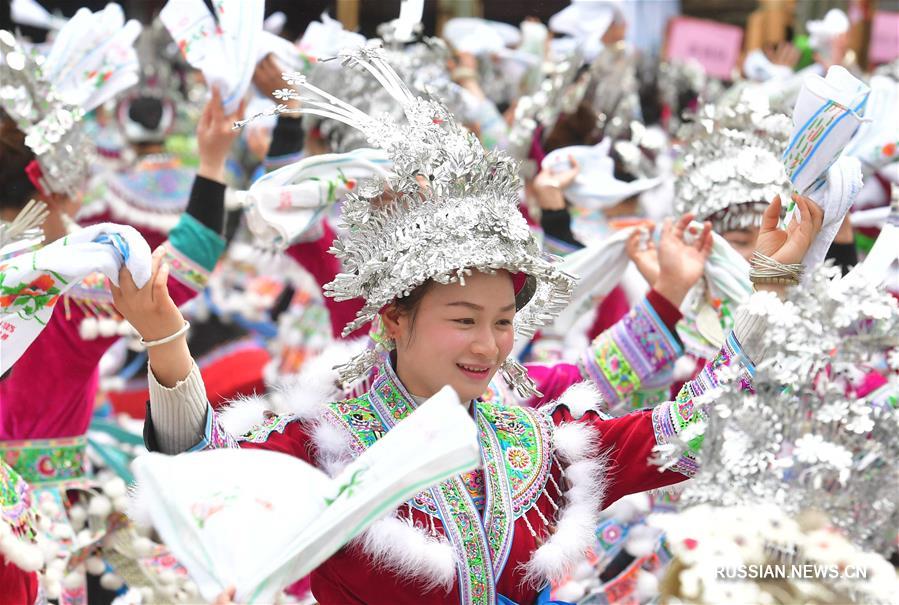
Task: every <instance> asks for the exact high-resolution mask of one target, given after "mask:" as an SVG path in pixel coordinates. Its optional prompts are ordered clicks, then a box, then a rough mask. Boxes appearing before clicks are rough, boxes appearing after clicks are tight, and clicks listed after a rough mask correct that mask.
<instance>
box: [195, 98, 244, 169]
mask: <svg viewBox="0 0 899 605" xmlns="http://www.w3.org/2000/svg"><path fill="white" fill-rule="evenodd" d="M246 106H247V101H246V99H244V100H243V101H241V103H240V107H239V108H238V109H237V111H235V112H234V113H232V114H231V115H226V114H225V108H224V107H223V106H222V96H221V93H219V91H218V89H217V88H215V87H213V88H212V95H211V96H210V98H209V101H208V102H207V103H206V107H205V108H203V114H202V115H201V116H200V121H199V122H197V149H198V151H199V154H200V167H199V170H197V174H198V175H200V176H202V177H205V178H207V179H210V180H213V181H218V182H220V183H223V182H225V160H226V159H227V158H228V153H230V151H231V145H232V143H234V141H235V140H236V139H237V137H238V136H240V131H239V130H235V129H234V122H236V121H238V120H242V119H243V113H244V109H246Z"/></svg>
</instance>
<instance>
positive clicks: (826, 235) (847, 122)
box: [783, 65, 870, 269]
mask: <svg viewBox="0 0 899 605" xmlns="http://www.w3.org/2000/svg"><path fill="white" fill-rule="evenodd" d="M869 94H870V88H868V86H867V85H865V84H864V83H863V82H862V81H861V80H858V79H857V78H855V77H854V76H853V75H852V74H850V73H849V72H848V71H846V69H845V68H843V67H840V66H838V65H837V66H834V67H831V68H830V69H829V70H828V71H827V75H826V77H824V78H822V77H821V76H818V75H810V76H809V77H807V78H806V79H805V81H804V82H803V86H802V90H800V91H799V97H798V98H797V99H796V106H795V107H794V108H793V126H794V129H793V133H792V135H791V136H790V142H789V144H788V146H787V149H786V151H784V155H783V160H784V167H785V169H786V172H787V176H788V177H789V179H790V182H791V183H792V184H793V190H794V191H796V192H798V193H800V194H801V195H804V196H808V197H809V198H811V199H812V200H813V201H814V202H815V203H816V204H818V205H819V206H821V208H822V209H823V210H824V224H823V226H822V228H821V232H820V233H819V234H818V237H817V238H815V241H814V242H813V243H812V245H811V247H810V248H809V251H808V252H807V253H806V255H805V259H804V260H803V264H804V265H805V266H806V267H807V268H809V269H810V268H813V267H815V266H817V265H818V264H820V263H821V262H822V261H823V260H824V257H825V255H826V254H827V250H828V249H829V248H830V245H831V243H832V242H833V239H834V237H835V236H836V234H837V231H838V230H839V228H840V225H841V224H842V222H843V219H844V218H845V216H846V214H847V213H848V212H849V208H850V207H851V206H852V204H853V202H854V201H855V198H856V196H857V195H858V192H859V191H860V190H861V187H862V174H861V166H860V164H859V161H858V160H857V159H855V158H852V157H849V156H847V155H843V151H844V149H845V148H846V146H847V145H848V144H849V141H850V140H851V139H852V137H854V136H855V134H856V132H858V129H859V127H860V126H861V125H862V124H863V122H864V118H863V117H862V116H863V115H864V112H865V106H866V104H867V102H868V96H869ZM794 215H797V217H796V218H797V220H798V212H797V211H796V209H795V204H793V203H792V201H790V203H789V205H788V207H787V213H786V217H785V219H784V224H788V223H789V222H790V220H792V218H793V216H794Z"/></svg>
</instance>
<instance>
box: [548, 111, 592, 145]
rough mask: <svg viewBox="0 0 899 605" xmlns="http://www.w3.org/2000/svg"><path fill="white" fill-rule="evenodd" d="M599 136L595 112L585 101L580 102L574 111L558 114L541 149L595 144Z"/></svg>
mask: <svg viewBox="0 0 899 605" xmlns="http://www.w3.org/2000/svg"><path fill="white" fill-rule="evenodd" d="M601 138H602V133H601V132H600V131H599V128H598V127H597V116H596V112H595V111H594V110H593V108H592V107H590V105H588V104H587V103H581V104H580V105H578V106H577V109H576V110H575V112H574V113H563V114H561V115H560V116H559V119H558V120H557V121H556V124H555V126H553V128H552V130H551V131H550V132H549V133H548V134H547V135H546V140H545V141H544V143H543V149H544V151H546V153H549V152H550V151H553V150H555V149H560V148H562V147H571V146H572V145H596V144H597V143H598V142H599V140H600V139H601Z"/></svg>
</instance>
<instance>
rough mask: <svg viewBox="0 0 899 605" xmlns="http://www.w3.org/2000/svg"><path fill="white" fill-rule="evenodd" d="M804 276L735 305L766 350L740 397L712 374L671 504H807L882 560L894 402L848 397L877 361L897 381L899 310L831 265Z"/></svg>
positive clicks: (894, 524) (896, 413)
mask: <svg viewBox="0 0 899 605" xmlns="http://www.w3.org/2000/svg"><path fill="white" fill-rule="evenodd" d="M810 277H811V279H810V280H809V283H808V284H807V286H805V287H803V288H802V289H796V291H794V292H793V294H792V295H791V296H790V298H789V300H787V301H786V302H782V301H780V300H779V299H777V298H776V297H775V296H774V295H773V294H771V293H768V292H759V293H756V294H755V295H753V297H752V298H751V299H750V300H749V302H748V303H747V305H748V306H747V307H745V309H744V311H746V312H748V313H750V314H751V315H755V316H760V317H764V318H765V320H764V321H766V322H767V324H768V328H767V329H766V330H765V331H764V333H763V335H762V336H761V339H762V340H761V342H760V343H758V344H759V345H760V348H761V349H762V350H765V351H767V353H766V355H765V359H764V361H762V362H761V363H759V364H758V365H757V367H756V368H755V373H754V376H753V379H752V387H753V389H754V390H753V391H752V392H750V391H747V390H745V389H744V388H743V385H741V380H740V379H739V378H738V377H735V376H733V372H732V371H731V370H730V369H725V370H724V371H722V372H719V378H720V379H721V384H722V387H721V391H720V392H718V393H715V394H713V395H712V397H713V398H714V400H713V401H709V402H708V409H707V414H708V416H707V419H706V420H707V422H706V423H705V430H704V437H703V445H702V449H701V451H700V452H699V459H700V463H701V464H700V466H701V470H700V471H699V473H698V474H697V475H696V477H695V478H694V479H693V481H691V483H690V485H689V486H687V488H686V489H685V491H684V494H683V498H682V501H683V502H684V503H685V504H686V505H696V504H701V503H707V504H712V505H715V506H739V505H747V504H750V505H751V504H756V503H766V504H770V505H775V506H778V507H780V508H781V509H782V510H784V511H785V512H786V513H787V514H789V515H797V514H799V513H802V512H806V511H808V510H810V509H815V510H818V511H820V512H821V513H823V514H824V515H826V517H827V518H828V519H829V521H830V523H831V524H833V525H834V526H835V527H837V528H839V529H841V530H842V531H843V532H844V533H845V535H846V536H847V537H848V538H849V539H850V540H851V541H852V542H854V543H855V544H857V545H859V546H860V547H862V548H865V549H867V550H871V551H875V552H878V553H881V554H883V555H885V556H888V555H889V553H890V552H891V551H892V550H893V549H895V548H896V535H897V530H899V464H897V463H896V461H897V459H899V409H897V408H896V407H895V406H894V405H891V404H890V403H889V401H888V399H880V396H879V395H874V396H868V395H866V396H860V395H858V394H857V393H859V392H860V391H859V390H858V387H859V385H860V384H864V382H863V379H864V377H865V375H866V372H867V371H870V369H871V368H874V367H880V366H881V365H886V372H887V375H888V376H891V378H892V380H893V386H894V387H899V384H897V383H896V382H895V381H896V379H897V377H899V376H897V374H896V373H897V370H899V305H897V303H896V300H895V299H893V297H892V296H890V295H889V294H888V293H886V292H884V291H882V290H880V289H878V288H877V287H875V286H874V285H872V284H871V283H870V282H869V281H867V280H866V279H865V278H864V277H861V276H860V275H856V274H850V275H848V276H846V277H845V278H842V279H840V278H839V269H836V268H829V267H821V268H819V269H818V270H816V271H815V272H814V273H812V274H811V275H810ZM890 366H892V367H890ZM861 392H864V391H861ZM875 393H876V392H875ZM682 451H684V450H683V449H682V448H681V447H675V448H674V449H673V450H672V451H668V452H664V453H663V455H662V456H661V458H662V459H663V460H667V461H673V460H674V459H675V458H676V455H677V454H675V452H682ZM672 456H674V457H672Z"/></svg>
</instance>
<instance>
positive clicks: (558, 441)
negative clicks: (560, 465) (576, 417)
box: [553, 422, 599, 473]
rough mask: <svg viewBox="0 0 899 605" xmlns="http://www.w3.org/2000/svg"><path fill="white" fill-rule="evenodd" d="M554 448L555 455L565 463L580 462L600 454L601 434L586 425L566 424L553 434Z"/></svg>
mask: <svg viewBox="0 0 899 605" xmlns="http://www.w3.org/2000/svg"><path fill="white" fill-rule="evenodd" d="M553 446H554V447H553V453H554V454H555V455H556V456H558V457H560V458H561V459H562V460H564V461H565V462H569V463H571V462H579V461H581V460H585V459H587V458H593V457H594V456H596V455H597V454H598V453H599V434H598V433H597V432H596V431H594V430H593V429H592V428H591V427H590V426H588V425H586V424H580V423H578V422H566V423H564V424H560V425H559V426H557V427H556V430H555V431H554V432H553ZM567 472H568V471H567V469H566V473H567Z"/></svg>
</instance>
